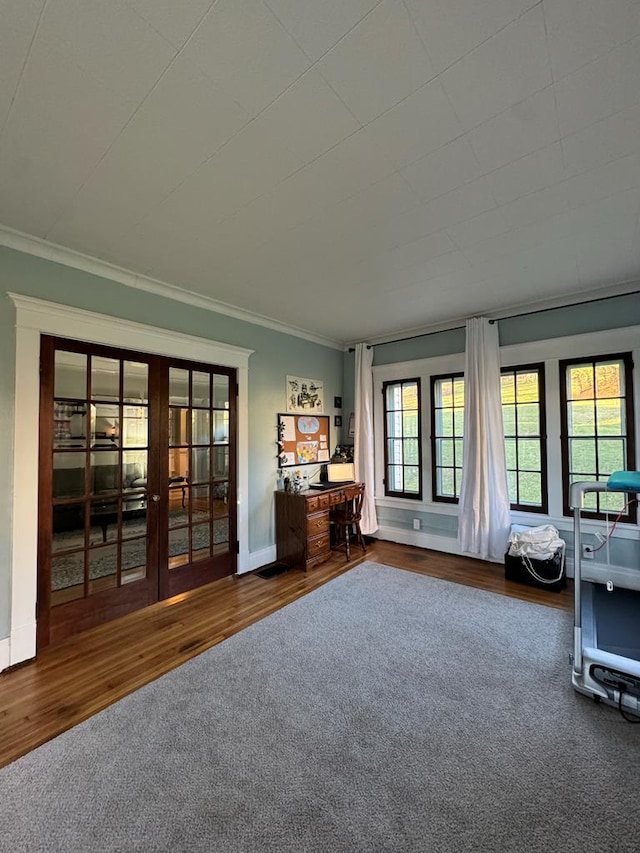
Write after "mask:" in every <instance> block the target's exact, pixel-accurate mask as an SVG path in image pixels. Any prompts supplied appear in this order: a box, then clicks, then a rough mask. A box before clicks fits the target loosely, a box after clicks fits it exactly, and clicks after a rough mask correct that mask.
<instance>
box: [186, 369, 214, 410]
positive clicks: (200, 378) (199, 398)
mask: <svg viewBox="0 0 640 853" xmlns="http://www.w3.org/2000/svg"><path fill="white" fill-rule="evenodd" d="M191 382H192V404H193V405H194V406H206V407H207V408H209V406H210V405H211V397H210V394H209V374H208V373H200V372H199V371H197V370H194V371H193V374H192V379H191Z"/></svg>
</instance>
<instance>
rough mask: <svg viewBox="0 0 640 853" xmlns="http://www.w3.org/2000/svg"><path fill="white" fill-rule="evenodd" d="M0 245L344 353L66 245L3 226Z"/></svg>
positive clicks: (336, 345)
mask: <svg viewBox="0 0 640 853" xmlns="http://www.w3.org/2000/svg"><path fill="white" fill-rule="evenodd" d="M0 246H5V247H6V248H8V249H15V250H16V251H18V252H23V253H24V254H26V255H33V256H34V257H37V258H43V259H44V260H47V261H53V263H56V264H63V265H64V266H67V267H72V268H73V269H77V270H81V271H82V272H86V273H90V274H91V275H97V276H100V277H101V278H108V279H110V280H111V281H116V282H118V283H119V284H124V285H125V286H126V287H133V288H135V289H136V290H143V291H145V292H146V293H151V294H153V295H154V296H162V297H164V298H165V299H172V300H173V301H174V302H182V303H184V304H185V305H190V306H193V307H194V308H202V309H204V310H205V311H212V312H214V313H216V314H223V315H224V316H225V317H233V318H234V319H235V320H242V321H243V322H245V323H252V324H253V325H254V326H262V327H264V328H266V329H271V330H272V331H274V332H279V333H280V334H283V335H292V336H294V337H296V338H303V339H304V340H305V341H310V342H311V343H316V344H321V345H322V346H325V347H330V348H331V349H338V350H343V349H344V344H343V343H342V342H340V341H336V340H333V339H332V338H325V337H323V336H322V335H317V334H314V333H313V332H310V331H308V330H307V329H300V328H298V327H297V326H289V325H287V324H285V323H280V322H279V321H278V320H274V319H272V318H271V317H265V316H264V315H262V314H255V313H253V312H252V311H245V310H243V309H241V308H236V307H235V306H233V305H229V304H227V303H226V302H220V301H219V300H217V299H213V298H212V297H209V296H203V295H202V294H199V293H194V292H193V291H191V290H185V289H184V288H182V287H178V285H176V284H169V283H167V282H164V281H160V280H159V279H155V278H151V277H150V276H146V275H141V274H140V273H135V272H132V271H131V270H128V269H125V268H124V267H119V266H117V265H116V264H111V263H109V262H108V261H103V260H100V259H99V258H94V257H92V256H91V255H85V254H83V253H82V252H78V251H76V250H75V249H68V248H67V247H66V246H60V245H58V244H57V243H50V242H49V241H48V240H43V239H42V238H40V237H33V236H31V235H30V234H25V233H24V232H22V231H16V230H15V229H13V228H7V227H6V226H4V225H0Z"/></svg>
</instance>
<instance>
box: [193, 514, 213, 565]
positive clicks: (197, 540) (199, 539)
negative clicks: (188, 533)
mask: <svg viewBox="0 0 640 853" xmlns="http://www.w3.org/2000/svg"><path fill="white" fill-rule="evenodd" d="M210 543H211V536H210V533H209V522H208V521H207V523H206V524H194V525H193V559H194V560H207V559H208V558H209V557H210V556H211V549H210Z"/></svg>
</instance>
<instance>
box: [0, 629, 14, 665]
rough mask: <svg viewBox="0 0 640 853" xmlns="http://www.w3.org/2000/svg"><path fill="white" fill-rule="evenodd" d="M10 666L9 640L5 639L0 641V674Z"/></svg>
mask: <svg viewBox="0 0 640 853" xmlns="http://www.w3.org/2000/svg"><path fill="white" fill-rule="evenodd" d="M8 666H11V643H10V642H9V638H8V637H5V638H4V640H0V672H2V671H3V670H4V669H6V668H7V667H8Z"/></svg>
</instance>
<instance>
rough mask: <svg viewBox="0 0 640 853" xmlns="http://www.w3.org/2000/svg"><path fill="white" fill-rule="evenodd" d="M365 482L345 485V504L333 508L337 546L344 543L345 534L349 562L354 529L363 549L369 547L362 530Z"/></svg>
mask: <svg viewBox="0 0 640 853" xmlns="http://www.w3.org/2000/svg"><path fill="white" fill-rule="evenodd" d="M364 487H365V484H364V483H356V484H355V485H353V486H345V487H344V489H343V491H344V504H342V505H341V506H338V507H336V509H333V510H331V521H332V522H333V523H334V524H335V526H336V543H337V544H336V547H340V546H341V544H342V537H343V535H344V547H345V552H346V555H347V562H349V560H350V559H351V548H350V540H351V532H352V531H353V533H354V536H355V539H356V541H357V542H359V543H360V545H361V547H362V550H363V551H364V552H365V553H366V551H367V549H366V546H365V544H364V539H363V537H362V531H361V530H360V519H361V518H362V501H363V500H364Z"/></svg>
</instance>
